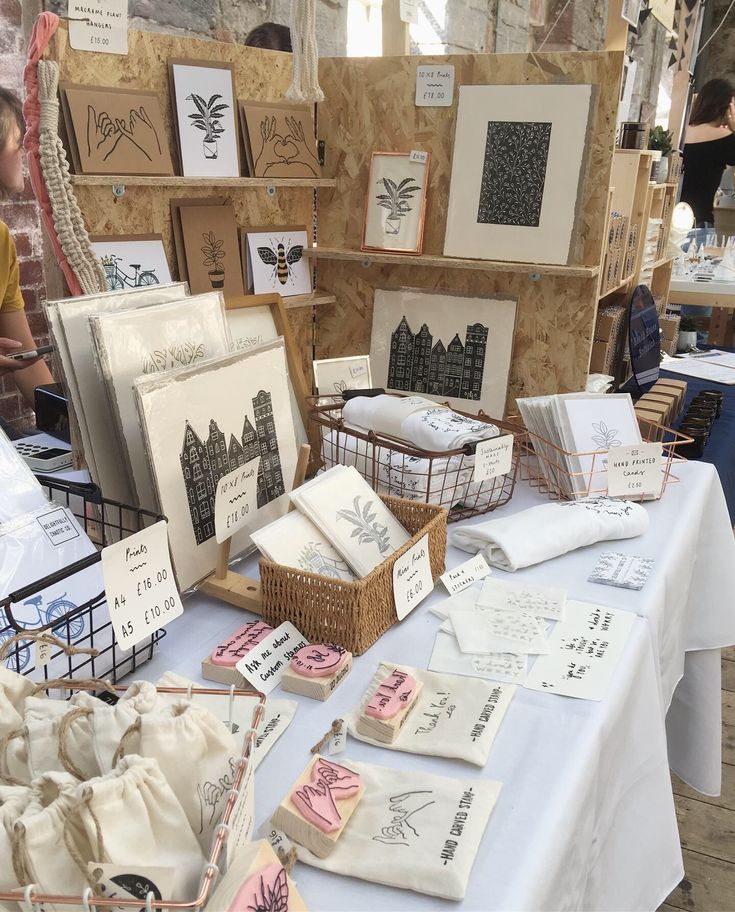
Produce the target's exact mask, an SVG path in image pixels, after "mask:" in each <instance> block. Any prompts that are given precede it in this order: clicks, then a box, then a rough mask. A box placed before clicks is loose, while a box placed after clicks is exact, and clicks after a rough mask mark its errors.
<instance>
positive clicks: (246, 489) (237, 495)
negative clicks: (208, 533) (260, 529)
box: [214, 459, 260, 544]
mask: <svg viewBox="0 0 735 912" xmlns="http://www.w3.org/2000/svg"><path fill="white" fill-rule="evenodd" d="M259 462H260V460H258V459H252V460H251V461H250V462H249V463H248V464H247V465H244V466H240V468H238V469H235V470H234V471H233V472H228V474H227V475H223V476H222V478H220V480H219V481H218V482H217V490H216V492H215V495H214V537H215V538H216V539H217V543H218V544H220V543H221V542H223V541H227V539H228V538H231V537H232V536H233V535H234V534H235V533H236V532H239V531H240V529H245V528H247V527H248V526H249V525H250V523H251V522H252V521H253V517H254V516H255V514H256V512H257V510H258V464H259Z"/></svg>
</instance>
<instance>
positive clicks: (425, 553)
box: [393, 532, 434, 621]
mask: <svg viewBox="0 0 735 912" xmlns="http://www.w3.org/2000/svg"><path fill="white" fill-rule="evenodd" d="M433 588H434V580H433V579H432V577H431V564H430V563H429V533H428V532H427V533H426V534H425V535H422V536H421V538H420V539H419V540H418V541H417V542H416V544H415V545H414V546H413V548H409V550H408V551H406V553H405V554H403V555H402V556H401V557H399V558H398V560H397V561H396V562H395V563H394V564H393V601H394V603H395V606H396V614H397V615H398V620H399V621H402V620H403V619H404V618H405V617H406V615H408V614H410V613H411V612H412V611H413V609H414V608H415V607H416V606H417V605H420V604H421V602H422V601H423V600H424V599H425V598H426V596H427V595H428V594H429V593H430V592H431V590H432V589H433Z"/></svg>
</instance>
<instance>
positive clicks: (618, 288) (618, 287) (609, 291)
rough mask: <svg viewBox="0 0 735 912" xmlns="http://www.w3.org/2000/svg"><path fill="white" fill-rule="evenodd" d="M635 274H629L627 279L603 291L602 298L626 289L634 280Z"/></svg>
mask: <svg viewBox="0 0 735 912" xmlns="http://www.w3.org/2000/svg"><path fill="white" fill-rule="evenodd" d="M632 278H633V276H632V275H629V276H628V278H627V279H623V280H622V281H621V282H618V284H617V285H613V287H612V288H608V289H607V291H603V293H602V294H601V295H600V300H601V301H602V300H603V299H604V298H608V297H610V295H612V294H615V292H616V291H624V290H625V289H626V288H627V287H628V285H630V282H631V280H632Z"/></svg>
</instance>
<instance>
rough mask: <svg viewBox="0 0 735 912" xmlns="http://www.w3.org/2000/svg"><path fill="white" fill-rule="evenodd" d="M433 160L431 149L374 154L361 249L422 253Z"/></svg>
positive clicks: (412, 254)
mask: <svg viewBox="0 0 735 912" xmlns="http://www.w3.org/2000/svg"><path fill="white" fill-rule="evenodd" d="M430 163H431V153H430V152H420V153H418V154H417V153H416V152H373V153H372V155H371V158H370V170H369V173H368V189H367V194H366V196H365V213H364V217H363V226H362V243H361V245H360V249H361V250H375V251H383V252H385V253H403V254H407V255H409V256H419V255H420V254H421V252H422V251H423V246H424V223H425V218H426V194H427V190H428V177H429V166H430ZM417 192H420V197H416V193H417ZM399 238H400V239H403V238H406V243H404V244H399V243H398V242H397V239H399ZM393 239H396V240H393ZM381 241H382V243H380V242H381Z"/></svg>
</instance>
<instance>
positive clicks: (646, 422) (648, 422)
mask: <svg viewBox="0 0 735 912" xmlns="http://www.w3.org/2000/svg"><path fill="white" fill-rule="evenodd" d="M635 415H636V418H637V419H638V426H639V427H640V429H641V436H642V437H643V439H644V440H647V441H653V440H662V439H663V435H664V434H663V428H661V427H660V425H659V420H658V415H657V414H656V413H655V412H649V411H648V410H647V409H643V408H641V409H639V408H637V407H636V410H635Z"/></svg>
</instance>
